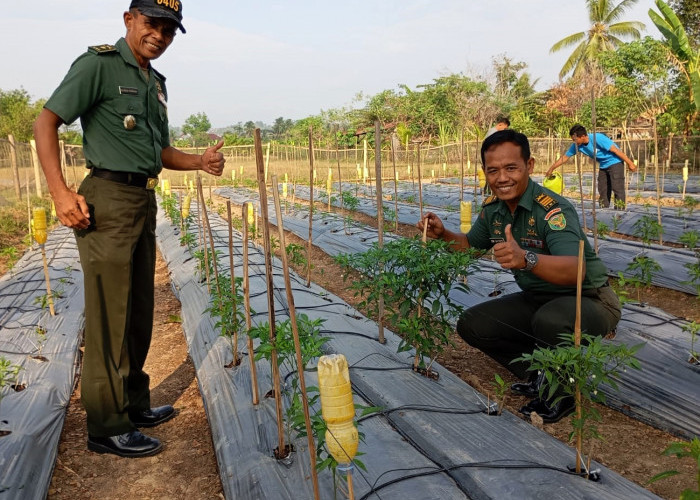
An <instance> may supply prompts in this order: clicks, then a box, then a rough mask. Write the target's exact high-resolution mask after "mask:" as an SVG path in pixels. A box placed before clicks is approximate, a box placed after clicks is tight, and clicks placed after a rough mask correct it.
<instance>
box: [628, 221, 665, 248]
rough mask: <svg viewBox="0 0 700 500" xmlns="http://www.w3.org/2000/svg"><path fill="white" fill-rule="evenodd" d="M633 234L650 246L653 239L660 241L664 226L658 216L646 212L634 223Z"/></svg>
mask: <svg viewBox="0 0 700 500" xmlns="http://www.w3.org/2000/svg"><path fill="white" fill-rule="evenodd" d="M632 234H634V235H635V236H637V237H638V238H639V239H641V240H642V242H643V243H644V244H645V245H647V246H649V245H650V244H651V242H652V240H657V241H658V240H659V238H661V235H662V234H663V226H662V225H661V224H659V222H658V220H657V219H656V217H654V216H652V215H650V214H644V215H642V216H641V217H640V218H639V219H638V220H637V222H635V223H634V224H633V225H632Z"/></svg>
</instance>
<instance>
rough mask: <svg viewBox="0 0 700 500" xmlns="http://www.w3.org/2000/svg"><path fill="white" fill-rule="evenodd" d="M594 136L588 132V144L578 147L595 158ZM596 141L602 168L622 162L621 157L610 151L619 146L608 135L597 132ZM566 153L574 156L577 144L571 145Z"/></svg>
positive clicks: (598, 158)
mask: <svg viewBox="0 0 700 500" xmlns="http://www.w3.org/2000/svg"><path fill="white" fill-rule="evenodd" d="M593 136H594V134H588V144H582V145H581V146H579V147H578V150H579V151H580V152H581V153H583V154H585V155H586V156H588V157H589V158H593ZM595 141H596V143H595V153H596V154H595V159H596V161H597V162H598V164H599V167H600V168H601V169H603V170H605V169H606V168H608V167H611V166H612V165H616V164H618V163H621V162H622V159H621V158H620V157H618V156H617V155H616V154H615V153H612V152H611V151H610V148H611V147H613V146H615V147H618V146H617V144H615V143H614V142H613V141H612V139H610V138H609V137H608V136H607V135H605V134H599V133H596V134H595ZM564 154H565V155H566V156H568V157H571V156H574V155H575V154H576V144H572V145H571V146H569V149H568V150H567V151H566V153H564Z"/></svg>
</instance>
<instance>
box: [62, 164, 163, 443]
mask: <svg viewBox="0 0 700 500" xmlns="http://www.w3.org/2000/svg"><path fill="white" fill-rule="evenodd" d="M78 192H79V193H80V194H82V195H83V196H84V197H85V199H86V200H87V203H88V207H89V208H90V223H91V224H90V227H89V228H88V229H85V230H78V231H76V232H75V235H76V240H77V243H78V251H79V253H80V263H81V265H82V268H83V273H84V279H85V354H84V358H83V373H82V381H81V398H82V402H83V406H84V407H85V411H86V413H87V427H88V433H89V434H90V435H91V436H94V437H107V436H115V435H117V434H122V433H125V432H128V431H130V430H132V429H135V427H134V425H133V424H132V423H131V421H130V420H129V414H128V412H129V410H131V411H139V410H144V409H147V408H150V392H149V377H148V375H147V374H146V373H145V372H144V371H143V365H144V363H145V361H146V355H147V354H148V348H149V346H150V343H151V334H152V329H153V300H154V299H153V290H154V276H155V260H156V246H155V227H156V210H157V204H156V198H155V193H154V191H151V190H146V189H145V188H139V187H134V186H128V185H125V184H119V183H116V182H113V181H109V180H105V179H101V178H96V177H92V176H88V177H86V178H85V180H84V181H83V183H82V184H81V186H80V189H79V191H78Z"/></svg>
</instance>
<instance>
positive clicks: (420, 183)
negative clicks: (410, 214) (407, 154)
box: [416, 143, 423, 219]
mask: <svg viewBox="0 0 700 500" xmlns="http://www.w3.org/2000/svg"><path fill="white" fill-rule="evenodd" d="M416 148H417V151H418V154H417V155H416V156H417V159H416V169H417V171H418V172H417V173H418V203H419V207H420V218H421V219H422V218H423V179H422V176H421V172H420V143H419V144H417V145H416Z"/></svg>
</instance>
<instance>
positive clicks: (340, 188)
mask: <svg viewBox="0 0 700 500" xmlns="http://www.w3.org/2000/svg"><path fill="white" fill-rule="evenodd" d="M335 159H336V162H337V163H338V196H339V197H340V208H345V207H344V206H343V205H344V204H343V177H342V175H341V173H340V154H339V153H338V133H337V131H336V134H335ZM329 203H330V201H329Z"/></svg>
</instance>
